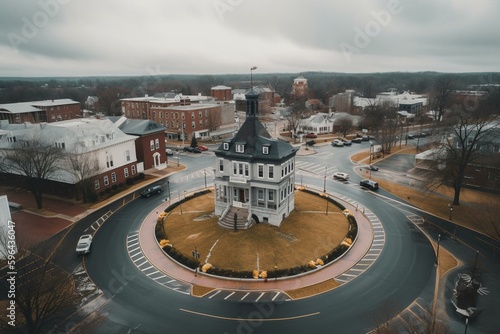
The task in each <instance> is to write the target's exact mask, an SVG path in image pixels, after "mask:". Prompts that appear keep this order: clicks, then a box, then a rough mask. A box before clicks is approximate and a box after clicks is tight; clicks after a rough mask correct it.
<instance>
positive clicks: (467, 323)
mask: <svg viewBox="0 0 500 334" xmlns="http://www.w3.org/2000/svg"><path fill="white" fill-rule="evenodd" d="M467 325H469V317H465V332H464V333H465V334H467Z"/></svg>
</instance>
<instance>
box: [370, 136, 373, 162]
mask: <svg viewBox="0 0 500 334" xmlns="http://www.w3.org/2000/svg"><path fill="white" fill-rule="evenodd" d="M372 149H373V143H372V141H371V140H370V165H371V164H372Z"/></svg>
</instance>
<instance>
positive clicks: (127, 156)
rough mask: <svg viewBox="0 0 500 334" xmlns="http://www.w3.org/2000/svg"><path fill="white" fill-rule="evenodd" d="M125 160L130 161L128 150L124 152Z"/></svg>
mask: <svg viewBox="0 0 500 334" xmlns="http://www.w3.org/2000/svg"><path fill="white" fill-rule="evenodd" d="M125 159H126V160H127V161H130V150H126V151H125Z"/></svg>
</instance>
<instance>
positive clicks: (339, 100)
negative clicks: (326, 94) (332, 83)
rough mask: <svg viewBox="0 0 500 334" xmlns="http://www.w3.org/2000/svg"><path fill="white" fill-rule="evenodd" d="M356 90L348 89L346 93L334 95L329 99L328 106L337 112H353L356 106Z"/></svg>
mask: <svg viewBox="0 0 500 334" xmlns="http://www.w3.org/2000/svg"><path fill="white" fill-rule="evenodd" d="M355 93H356V92H355V91H354V90H346V91H345V92H344V93H338V94H336V95H333V96H331V97H330V99H329V101H328V102H329V103H328V106H329V107H331V108H334V110H335V111H337V112H346V113H349V114H352V113H353V109H354V108H353V106H354V97H355Z"/></svg>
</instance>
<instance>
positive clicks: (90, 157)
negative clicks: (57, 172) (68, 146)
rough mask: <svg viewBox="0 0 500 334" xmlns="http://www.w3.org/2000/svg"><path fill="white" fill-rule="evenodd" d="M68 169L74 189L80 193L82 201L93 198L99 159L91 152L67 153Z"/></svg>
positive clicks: (90, 200)
mask: <svg viewBox="0 0 500 334" xmlns="http://www.w3.org/2000/svg"><path fill="white" fill-rule="evenodd" d="M68 163H69V166H68V171H69V172H70V173H71V174H72V175H73V177H74V180H75V184H76V189H77V191H78V192H79V193H80V194H81V195H82V200H83V202H84V203H88V202H92V201H93V200H95V196H96V194H95V183H94V182H95V179H96V177H97V176H98V175H99V174H101V172H102V168H101V167H100V166H99V160H98V159H97V158H96V157H95V154H93V153H75V154H69V155H68Z"/></svg>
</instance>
